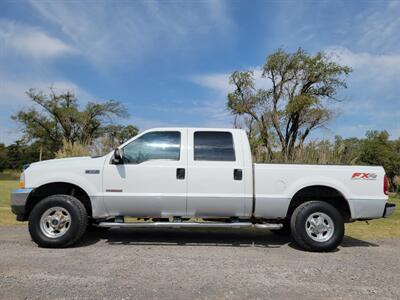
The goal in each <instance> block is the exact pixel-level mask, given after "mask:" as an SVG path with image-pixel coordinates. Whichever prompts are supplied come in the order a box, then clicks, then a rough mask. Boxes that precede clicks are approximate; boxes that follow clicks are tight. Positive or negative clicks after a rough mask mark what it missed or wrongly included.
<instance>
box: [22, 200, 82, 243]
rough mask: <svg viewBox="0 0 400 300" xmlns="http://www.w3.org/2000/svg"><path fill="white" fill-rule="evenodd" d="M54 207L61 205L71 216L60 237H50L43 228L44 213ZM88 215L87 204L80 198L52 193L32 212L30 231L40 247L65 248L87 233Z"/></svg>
mask: <svg viewBox="0 0 400 300" xmlns="http://www.w3.org/2000/svg"><path fill="white" fill-rule="evenodd" d="M52 207H61V208H63V209H64V210H66V211H67V212H68V214H69V216H70V219H71V222H70V226H69V227H68V230H67V231H66V232H65V233H64V234H63V235H62V236H60V237H48V236H47V235H46V234H45V233H44V232H43V230H42V229H41V225H40V222H41V221H40V220H41V217H42V215H43V214H44V213H45V212H46V211H47V210H48V209H51V208H52ZM87 222H88V216H87V212H86V209H85V206H84V205H83V204H82V202H80V201H79V200H78V199H76V198H74V197H72V196H69V195H52V196H49V197H47V198H45V199H43V200H41V201H40V202H39V203H38V204H37V205H36V206H35V207H34V208H33V209H32V212H31V213H30V216H29V233H30V235H31V237H32V240H33V241H34V242H35V243H36V244H38V246H39V247H44V248H63V247H68V246H71V245H73V244H74V243H76V242H77V241H78V240H79V239H80V238H81V237H82V236H83V234H84V233H85V231H86V227H87Z"/></svg>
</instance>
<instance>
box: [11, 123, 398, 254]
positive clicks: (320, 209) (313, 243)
mask: <svg viewBox="0 0 400 300" xmlns="http://www.w3.org/2000/svg"><path fill="white" fill-rule="evenodd" d="M387 194H388V181H387V178H386V176H385V171H384V169H383V168H382V167H374V166H325V165H324V166H322V165H295V164H254V163H253V162H252V156H251V151H250V146H249V142H248V139H247V136H246V133H245V131H243V130H240V129H216V128H157V129H151V130H147V131H145V132H143V133H141V134H139V135H138V136H135V137H134V138H132V139H131V140H129V141H127V142H126V143H124V144H123V145H121V146H120V147H118V148H117V149H116V150H115V151H113V152H112V153H109V154H107V155H105V156H102V157H79V158H67V159H54V160H48V161H42V162H37V163H32V164H30V165H29V166H26V167H25V170H24V171H23V173H22V175H21V181H20V188H19V189H17V190H14V191H13V192H12V195H11V199H12V200H11V202H12V203H11V206H12V211H13V212H14V213H15V214H16V215H17V220H19V221H25V220H29V232H30V234H31V237H32V239H33V241H34V242H36V243H37V244H38V245H39V246H41V247H67V246H70V245H72V244H73V243H75V242H76V241H77V240H79V239H80V238H81V237H82V236H83V234H84V232H85V230H86V228H87V226H94V227H106V228H110V227H162V228H164V227H171V228H193V227H207V228H214V227H215V228H220V227H225V228H245V227H254V228H259V229H270V230H273V231H275V232H277V233H281V234H290V233H291V234H292V237H293V239H294V241H295V242H296V243H297V244H298V245H299V246H300V247H302V248H304V249H306V250H309V251H330V250H333V249H335V248H336V247H337V246H338V245H339V244H340V243H341V241H342V239H343V236H344V223H345V222H353V221H356V220H369V219H375V218H382V217H387V216H388V215H390V214H391V213H393V211H394V210H395V205H394V204H390V203H387V200H388V196H387ZM125 217H135V218H138V219H137V220H138V221H135V222H125V219H124V218H125ZM194 218H195V220H196V222H194V221H193V219H194ZM199 219H200V221H199Z"/></svg>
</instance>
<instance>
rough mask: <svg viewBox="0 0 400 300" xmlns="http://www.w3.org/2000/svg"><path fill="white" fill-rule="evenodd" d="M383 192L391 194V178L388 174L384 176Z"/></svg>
mask: <svg viewBox="0 0 400 300" xmlns="http://www.w3.org/2000/svg"><path fill="white" fill-rule="evenodd" d="M383 192H384V193H385V195H389V180H388V178H387V176H386V175H385V177H384V178H383Z"/></svg>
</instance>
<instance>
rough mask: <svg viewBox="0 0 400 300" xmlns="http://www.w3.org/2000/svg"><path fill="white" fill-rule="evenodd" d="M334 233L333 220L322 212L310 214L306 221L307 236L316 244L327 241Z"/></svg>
mask: <svg viewBox="0 0 400 300" xmlns="http://www.w3.org/2000/svg"><path fill="white" fill-rule="evenodd" d="M334 231H335V226H334V224H333V220H332V218H331V217H330V216H328V215H327V214H325V213H322V212H315V213H312V214H311V215H310V216H309V217H308V218H307V221H306V232H307V235H308V236H309V237H310V238H311V239H313V240H314V241H316V242H321V243H322V242H326V241H328V240H329V239H330V238H331V237H332V236H333V233H334Z"/></svg>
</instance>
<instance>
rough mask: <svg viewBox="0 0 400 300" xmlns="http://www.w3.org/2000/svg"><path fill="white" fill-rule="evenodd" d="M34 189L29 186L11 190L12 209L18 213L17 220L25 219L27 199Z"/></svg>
mask: <svg viewBox="0 0 400 300" xmlns="http://www.w3.org/2000/svg"><path fill="white" fill-rule="evenodd" d="M32 191H33V189H31V188H28V189H15V190H13V191H12V192H11V211H12V212H13V213H14V214H15V215H17V220H18V219H23V217H24V215H25V211H26V209H25V207H26V201H27V200H28V197H29V194H30V193H31V192H32Z"/></svg>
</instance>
